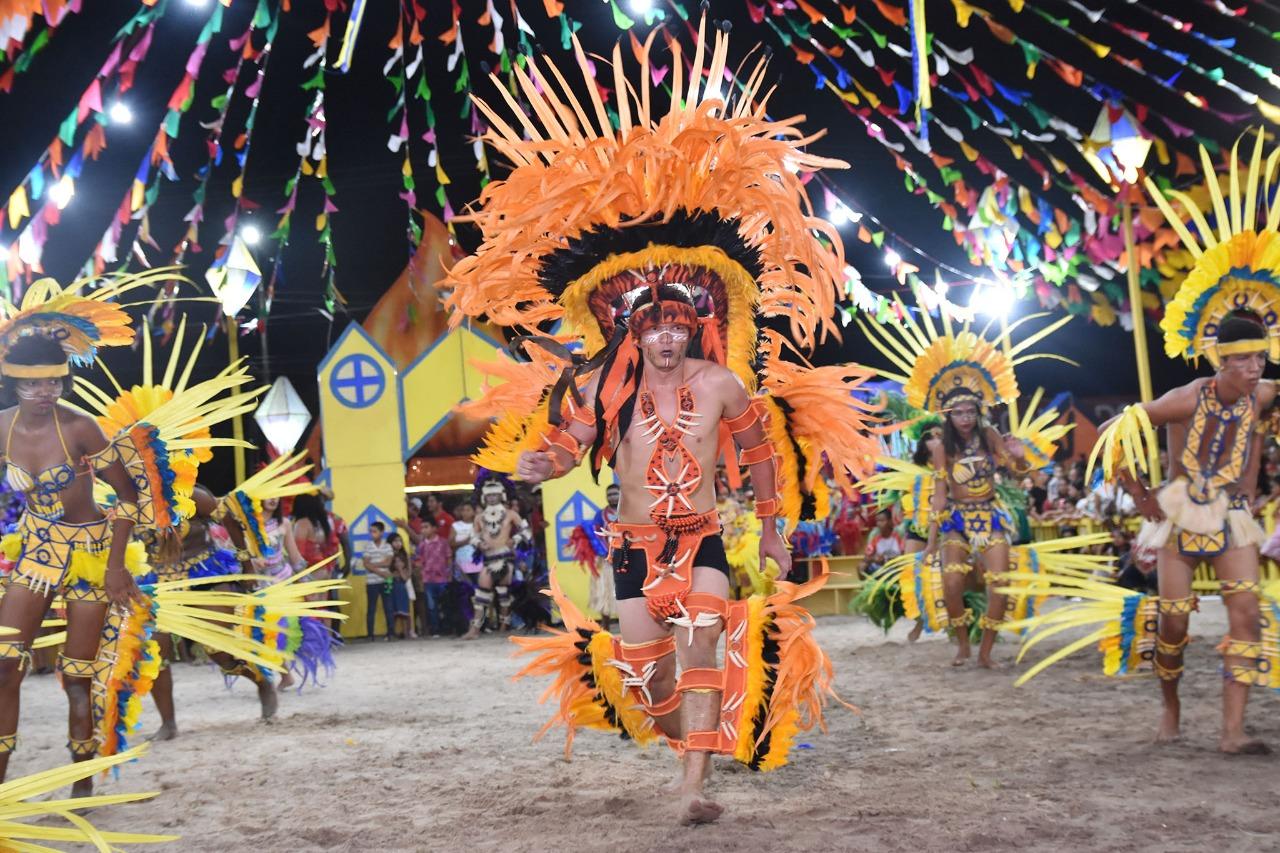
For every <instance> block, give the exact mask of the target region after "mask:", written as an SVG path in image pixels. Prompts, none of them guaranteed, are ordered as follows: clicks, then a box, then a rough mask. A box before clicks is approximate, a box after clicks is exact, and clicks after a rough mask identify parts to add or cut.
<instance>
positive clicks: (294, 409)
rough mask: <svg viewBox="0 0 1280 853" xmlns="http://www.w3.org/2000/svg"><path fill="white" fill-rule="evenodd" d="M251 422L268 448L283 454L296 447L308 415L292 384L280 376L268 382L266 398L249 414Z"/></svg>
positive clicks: (308, 419)
mask: <svg viewBox="0 0 1280 853" xmlns="http://www.w3.org/2000/svg"><path fill="white" fill-rule="evenodd" d="M253 419H254V420H255V421H256V422H257V424H258V426H259V427H260V428H261V429H262V434H263V435H265V436H266V437H267V441H269V442H271V446H272V447H274V448H275V449H276V451H277V452H279V453H282V454H284V453H288V452H290V451H291V450H293V448H294V447H295V446H297V444H298V441H299V439H301V438H302V434H303V433H304V432H306V429H307V424H309V423H311V413H310V412H309V411H307V407H306V406H305V405H304V404H303V402H302V398H300V397H299V396H298V392H297V391H295V390H294V389H293V383H292V382H290V381H289V380H288V378H287V377H284V376H280V377H277V379H276V381H275V382H273V383H271V389H270V390H269V391H267V396H265V397H263V398H262V403H261V404H260V405H259V406H258V410H257V411H256V412H254V413H253Z"/></svg>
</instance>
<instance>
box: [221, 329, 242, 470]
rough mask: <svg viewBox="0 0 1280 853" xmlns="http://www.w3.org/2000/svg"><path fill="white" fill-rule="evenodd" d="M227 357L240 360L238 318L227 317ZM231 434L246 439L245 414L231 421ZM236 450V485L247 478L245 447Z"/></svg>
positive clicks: (233, 436) (234, 360)
mask: <svg viewBox="0 0 1280 853" xmlns="http://www.w3.org/2000/svg"><path fill="white" fill-rule="evenodd" d="M226 326H227V357H228V358H229V359H230V361H229V363H230V364H235V363H236V362H237V361H239V360H240V337H239V329H238V328H237V327H236V318H235V317H227V318H226ZM231 436H232V438H234V439H235V440H236V441H244V416H243V415H236V416H235V418H234V419H232V421H231ZM232 450H234V451H235V460H236V485H239V484H240V483H243V482H244V481H245V480H246V479H247V478H246V476H245V458H244V448H243V447H241V446H236V447H234V448H232Z"/></svg>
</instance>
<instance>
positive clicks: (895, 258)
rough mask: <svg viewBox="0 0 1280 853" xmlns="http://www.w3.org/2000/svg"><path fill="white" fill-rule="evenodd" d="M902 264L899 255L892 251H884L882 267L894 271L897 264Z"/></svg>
mask: <svg viewBox="0 0 1280 853" xmlns="http://www.w3.org/2000/svg"><path fill="white" fill-rule="evenodd" d="M900 263H902V255H899V254H898V253H897V252H895V251H894V250H893V249H885V250H884V265H885V266H887V267H888V268H889V269H896V268H897V266H898V264H900Z"/></svg>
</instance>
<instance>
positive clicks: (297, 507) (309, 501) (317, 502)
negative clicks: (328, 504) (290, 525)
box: [293, 494, 332, 539]
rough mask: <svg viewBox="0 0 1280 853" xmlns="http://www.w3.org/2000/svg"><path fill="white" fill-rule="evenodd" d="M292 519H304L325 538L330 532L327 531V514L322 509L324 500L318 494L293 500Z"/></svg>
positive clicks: (299, 496)
mask: <svg viewBox="0 0 1280 853" xmlns="http://www.w3.org/2000/svg"><path fill="white" fill-rule="evenodd" d="M293 517H294V519H295V520H296V519H299V518H305V519H306V520H307V521H310V522H311V523H312V524H314V525H315V526H316V527H319V528H320V529H321V530H323V531H324V535H325V538H326V539H328V538H329V534H330V533H331V532H332V531H331V530H330V529H329V513H328V512H326V511H325V508H324V498H322V497H320V495H318V494H309V495H298V496H297V497H296V498H294V499H293Z"/></svg>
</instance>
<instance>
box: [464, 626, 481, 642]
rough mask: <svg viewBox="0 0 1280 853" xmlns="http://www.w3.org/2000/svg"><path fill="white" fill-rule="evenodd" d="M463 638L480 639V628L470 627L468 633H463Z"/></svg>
mask: <svg viewBox="0 0 1280 853" xmlns="http://www.w3.org/2000/svg"><path fill="white" fill-rule="evenodd" d="M462 639H464V640H478V639H480V629H479V628H474V627H473V628H469V629H467V633H465V634H463V635H462Z"/></svg>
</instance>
